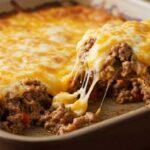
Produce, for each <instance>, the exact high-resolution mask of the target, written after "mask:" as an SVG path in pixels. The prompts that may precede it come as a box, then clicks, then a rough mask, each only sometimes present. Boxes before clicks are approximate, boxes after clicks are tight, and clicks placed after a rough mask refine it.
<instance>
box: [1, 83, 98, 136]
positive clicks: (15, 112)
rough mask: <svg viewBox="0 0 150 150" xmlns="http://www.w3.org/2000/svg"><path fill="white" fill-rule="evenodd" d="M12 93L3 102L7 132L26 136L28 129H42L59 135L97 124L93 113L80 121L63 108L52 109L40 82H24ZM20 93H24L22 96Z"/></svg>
mask: <svg viewBox="0 0 150 150" xmlns="http://www.w3.org/2000/svg"><path fill="white" fill-rule="evenodd" d="M12 89H13V91H11V92H8V93H7V94H6V96H5V99H3V100H2V101H0V102H1V103H0V128H1V129H3V130H5V131H8V132H11V133H14V134H24V131H25V130H26V129H28V128H30V127H35V126H40V127H43V128H45V129H47V130H48V131H49V132H50V134H54V135H59V134H64V133H67V132H70V131H73V130H75V129H78V128H81V127H83V126H86V125H87V124H88V125H89V124H91V123H93V122H95V121H96V117H94V114H93V113H89V114H85V116H82V117H78V116H76V115H75V114H74V113H73V112H72V111H71V110H69V109H66V108H65V107H64V105H63V104H62V105H60V106H59V107H58V108H57V109H54V108H52V107H51V100H52V97H51V96H50V95H49V94H48V91H47V88H46V87H45V86H44V85H42V84H41V83H40V82H39V81H25V82H21V83H19V84H18V85H15V86H14V87H13V88H12ZM20 89H24V92H23V93H22V94H21V95H19V93H18V92H17V91H20ZM17 93H18V94H17Z"/></svg>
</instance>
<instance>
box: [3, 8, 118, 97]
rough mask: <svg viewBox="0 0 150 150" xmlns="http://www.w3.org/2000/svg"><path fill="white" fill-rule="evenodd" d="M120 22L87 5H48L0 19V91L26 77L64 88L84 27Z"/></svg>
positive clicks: (55, 89)
mask: <svg viewBox="0 0 150 150" xmlns="http://www.w3.org/2000/svg"><path fill="white" fill-rule="evenodd" d="M106 22H120V19H118V18H115V17H112V16H111V15H110V14H108V13H107V12H105V11H104V10H99V9H93V8H89V7H86V6H64V7H61V6H60V7H49V8H43V9H38V10H34V11H30V12H21V11H19V12H17V13H15V14H12V15H10V16H6V17H3V18H1V19H0V39H1V41H0V91H1V94H2V93H5V91H7V90H11V89H10V88H11V85H13V84H15V83H16V82H18V81H22V80H25V79H30V80H32V79H34V80H35V79H36V80H39V81H41V82H42V83H43V84H45V85H46V86H47V88H48V91H49V93H50V94H52V95H56V94H57V93H59V92H60V91H66V90H67V89H68V87H69V80H68V74H69V73H70V72H71V70H72V68H73V66H74V63H75V58H76V50H75V49H76V44H77V42H78V41H79V40H80V39H81V37H82V36H83V34H84V33H85V31H86V30H87V29H90V28H96V27H99V26H101V25H103V24H104V23H106Z"/></svg>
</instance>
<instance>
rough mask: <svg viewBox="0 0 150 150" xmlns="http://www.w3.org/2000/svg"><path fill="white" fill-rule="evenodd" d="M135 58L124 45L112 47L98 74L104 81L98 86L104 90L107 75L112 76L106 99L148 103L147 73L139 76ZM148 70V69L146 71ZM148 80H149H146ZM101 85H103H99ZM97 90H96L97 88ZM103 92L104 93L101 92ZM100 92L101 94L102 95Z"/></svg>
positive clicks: (149, 94) (130, 50)
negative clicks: (112, 98)
mask: <svg viewBox="0 0 150 150" xmlns="http://www.w3.org/2000/svg"><path fill="white" fill-rule="evenodd" d="M136 65H137V61H136V57H135V56H134V54H133V53H132V49H131V48H130V46H129V45H128V44H126V43H121V44H118V45H116V46H114V47H113V48H112V49H111V50H110V53H109V55H108V56H107V58H106V61H105V64H104V67H103V69H102V71H101V73H100V75H101V78H102V79H103V80H104V81H102V82H100V84H99V85H98V86H99V88H100V87H101V86H103V87H104V88H103V89H106V86H107V84H108V81H107V82H106V80H105V78H106V77H107V76H106V75H107V73H108V72H109V74H111V75H112V76H113V75H114V76H115V77H114V79H113V80H112V83H111V86H110V88H109V91H108V95H107V96H108V97H112V96H113V97H114V99H115V100H116V101H117V102H118V103H128V102H139V101H145V102H146V103H149V101H150V84H149V81H150V80H149V79H150V77H149V75H150V74H149V72H148V71H147V72H146V73H145V74H146V75H145V74H143V75H140V74H139V73H138V72H137V66H136ZM147 70H148V69H147ZM148 78H149V79H148ZM101 84H103V85H101ZM97 89H98V88H97ZM103 92H104V91H103ZM103 92H102V93H103Z"/></svg>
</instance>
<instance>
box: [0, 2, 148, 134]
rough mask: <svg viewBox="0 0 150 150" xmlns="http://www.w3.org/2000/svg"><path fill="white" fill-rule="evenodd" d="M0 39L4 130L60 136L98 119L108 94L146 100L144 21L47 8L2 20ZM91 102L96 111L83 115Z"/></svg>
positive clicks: (80, 8) (75, 9)
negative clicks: (35, 130) (39, 129)
mask: <svg viewBox="0 0 150 150" xmlns="http://www.w3.org/2000/svg"><path fill="white" fill-rule="evenodd" d="M104 24H105V25H104ZM87 30H88V31H87ZM86 31H87V32H86ZM85 32H86V34H85V35H84V33H85ZM83 35H84V36H83ZM82 36H83V38H82ZM0 37H1V43H0V54H1V55H0V74H1V76H0V91H1V92H0V128H1V129H3V130H6V131H8V132H11V133H15V134H24V131H25V130H26V129H29V128H31V127H35V126H36V127H37V126H38V127H44V128H46V129H47V130H48V131H49V132H50V133H51V134H54V135H59V134H64V133H67V132H70V131H73V130H76V129H78V128H81V127H85V126H88V125H90V124H92V123H95V122H97V121H98V119H97V118H98V116H99V115H100V112H101V107H102V104H103V102H104V100H105V98H106V97H112V96H113V97H114V99H116V101H117V102H119V103H124V102H138V101H146V102H149V100H150V86H149V84H150V83H149V78H150V68H149V66H150V61H149V60H150V51H149V48H150V22H149V21H143V22H137V21H126V22H124V21H123V20H122V19H121V18H120V17H114V16H112V15H110V14H109V13H107V12H106V11H105V10H103V9H95V8H90V7H86V6H80V5H77V6H76V5H74V6H53V7H47V8H43V9H38V10H35V11H31V12H22V11H20V10H19V11H18V12H16V14H12V15H11V16H7V17H4V18H2V19H1V20H0ZM80 39H81V40H80ZM78 41H79V42H78ZM77 43H78V44H77ZM76 45H77V46H76ZM93 95H94V96H93ZM94 99H98V100H99V105H98V106H97V110H94V111H93V112H88V108H89V102H90V101H92V102H93V103H94Z"/></svg>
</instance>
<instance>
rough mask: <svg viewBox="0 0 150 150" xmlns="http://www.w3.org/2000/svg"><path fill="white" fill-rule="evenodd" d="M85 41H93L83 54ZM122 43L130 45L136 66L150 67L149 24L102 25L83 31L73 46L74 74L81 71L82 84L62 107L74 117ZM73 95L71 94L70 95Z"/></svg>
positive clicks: (83, 105) (85, 105)
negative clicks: (111, 55) (102, 70)
mask: <svg viewBox="0 0 150 150" xmlns="http://www.w3.org/2000/svg"><path fill="white" fill-rule="evenodd" d="M89 39H95V42H94V44H93V46H92V47H91V48H90V49H89V50H88V51H85V52H83V50H84V47H85V46H86V45H85V43H88V41H90V40H89ZM122 42H123V43H124V42H126V43H127V44H128V45H129V46H131V48H132V50H133V53H134V54H135V56H136V57H137V60H138V62H139V63H141V64H144V65H146V66H149V65H150V22H149V21H143V22H137V21H127V22H125V23H123V24H106V25H104V26H103V27H102V28H99V29H96V30H89V31H87V33H86V34H85V35H84V36H83V38H82V40H81V41H80V42H79V43H78V45H77V54H78V55H77V62H76V66H75V70H74V72H77V73H78V72H82V71H83V72H85V77H84V81H83V82H82V86H81V88H80V89H79V91H78V95H77V96H76V94H75V96H76V100H75V97H73V103H72V104H70V103H68V104H66V103H65V104H66V107H69V108H71V109H72V110H73V111H74V112H75V113H77V114H78V115H82V114H84V113H85V112H86V110H87V108H88V99H89V96H90V94H91V92H92V90H93V88H94V86H95V84H96V83H97V81H99V80H102V79H100V71H101V69H102V67H103V64H104V61H105V58H106V57H107V55H108V53H109V52H110V50H111V48H112V47H113V46H115V45H116V44H119V43H122ZM83 53H86V55H85V57H84V58H83V60H81V59H82V57H80V56H81V55H82V54H83ZM81 62H82V63H81ZM80 70H81V71H80ZM90 76H92V77H93V79H92V83H91V84H90V87H88V85H89V79H90ZM106 76H107V75H106ZM73 95H74V94H72V95H71V96H73ZM104 95H105V94H104ZM60 97H61V94H59V98H60ZM77 97H79V98H77ZM70 98H71V97H70ZM56 101H57V97H56V99H54V103H56ZM69 102H71V101H69Z"/></svg>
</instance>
